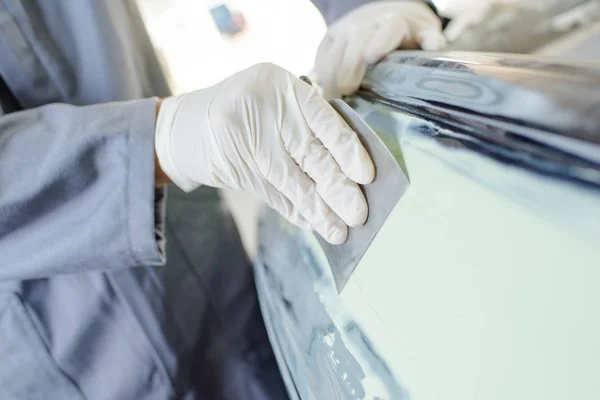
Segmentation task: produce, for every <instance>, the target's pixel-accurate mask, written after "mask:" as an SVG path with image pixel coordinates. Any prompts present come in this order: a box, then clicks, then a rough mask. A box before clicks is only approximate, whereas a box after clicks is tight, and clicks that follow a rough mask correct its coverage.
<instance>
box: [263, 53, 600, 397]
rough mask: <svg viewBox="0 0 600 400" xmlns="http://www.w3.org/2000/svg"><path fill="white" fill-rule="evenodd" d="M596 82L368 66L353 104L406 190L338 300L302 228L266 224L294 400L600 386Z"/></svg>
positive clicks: (272, 219)
mask: <svg viewBox="0 0 600 400" xmlns="http://www.w3.org/2000/svg"><path fill="white" fill-rule="evenodd" d="M536 65H537V71H538V72H537V73H536V72H535V70H536V68H533V66H536ZM577 72H579V75H576V73H577ZM570 75H572V76H570ZM431 82H434V83H435V84H433V85H432V84H431ZM578 85H580V86H578ZM599 85H600V82H599V81H598V79H597V70H596V69H594V67H585V66H581V65H579V64H575V63H564V62H558V61H557V60H550V59H540V58H528V57H511V56H499V55H474V54H460V53H452V54H449V53H448V54H440V53H436V54H433V53H431V54H427V53H407V52H398V53H396V54H392V55H391V56H390V57H388V58H387V59H386V60H384V61H383V62H382V63H380V64H379V65H378V66H376V67H375V68H374V69H373V70H371V71H370V72H369V74H368V76H367V78H366V79H365V81H364V82H363V87H362V91H361V92H360V93H359V95H358V96H355V97H354V98H352V99H349V100H348V101H349V103H350V104H351V105H352V106H353V107H354V109H355V110H356V111H357V112H358V113H359V114H360V115H361V116H362V117H363V118H364V119H365V120H366V121H367V122H368V123H369V124H370V125H371V127H373V129H374V130H375V131H376V132H377V133H378V134H379V135H380V137H381V138H382V139H383V141H384V142H385V143H386V144H387V145H388V147H389V148H390V150H391V151H392V153H393V154H394V155H395V157H396V158H397V159H398V160H399V161H400V162H401V163H402V164H403V165H404V167H405V170H406V172H407V173H408V176H409V180H410V187H409V189H408V191H407V192H406V194H405V196H404V197H403V198H402V199H401V200H400V201H399V202H398V204H397V205H396V207H395V209H394V210H393V212H392V214H391V215H390V216H389V218H388V219H387V221H386V222H385V224H384V225H383V227H382V228H381V231H380V232H379V234H378V235H377V237H376V238H375V240H374V241H373V243H372V245H371V246H370V247H369V249H368V250H367V252H366V254H365V256H364V258H363V259H362V260H361V262H360V263H359V265H358V267H357V268H356V270H355V272H354V273H353V275H352V276H351V278H350V280H349V282H348V284H347V286H346V288H345V289H344V290H343V291H342V293H341V294H338V293H337V290H336V288H335V284H334V282H333V278H332V275H331V271H330V269H329V265H328V263H327V259H326V258H325V256H324V254H323V252H322V251H321V249H320V247H319V245H318V242H317V241H316V239H315V237H314V236H313V234H312V233H307V232H303V231H301V230H299V229H297V228H295V227H293V226H292V225H290V224H289V223H288V222H286V221H285V220H283V219H282V218H281V217H279V216H278V215H277V214H275V213H274V212H272V211H265V213H264V214H263V217H262V218H261V227H260V248H259V255H258V258H257V261H256V273H255V274H256V278H257V286H258V291H259V297H260V301H261V309H262V311H263V314H264V316H265V321H266V324H267V329H268V331H269V336H270V338H271V342H272V343H273V347H274V349H275V352H276V355H277V358H278V362H279V364H280V367H281V370H282V373H283V375H284V379H285V380H286V382H287V386H288V389H289V391H290V394H291V396H292V398H301V399H399V400H401V399H444V400H448V399H457V400H458V399H460V400H465V399H477V400H480V399H486V400H488V399H492V400H494V399H507V398H510V399H518V400H520V399H523V400H525V399H527V400H531V399H564V398H579V399H594V398H598V397H599V396H600V380H599V379H598V374H599V372H600V342H599V341H598V340H597V338H598V337H600V313H598V312H597V310H598V309H600V291H598V290H597V288H598V283H599V282H600V246H598V243H599V241H600V224H599V223H598V221H599V218H600V178H599V177H600V175H599V174H598V172H599V171H600V163H599V162H598V156H599V152H598V149H597V145H598V143H599V141H598V135H599V132H600V129H598V128H599V127H600V117H599V115H598V111H597V110H598V107H597V105H598V102H597V94H598V93H599V92H600V91H598V88H599ZM473 88H476V89H473ZM575 89H577V90H579V93H580V96H579V97H577V96H574V93H575V92H576V90H575ZM526 107H528V108H526ZM561 116H562V117H564V118H561ZM546 117H547V118H546ZM532 132H534V133H535V134H532ZM549 138H550V139H549Z"/></svg>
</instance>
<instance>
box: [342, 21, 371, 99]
mask: <svg viewBox="0 0 600 400" xmlns="http://www.w3.org/2000/svg"><path fill="white" fill-rule="evenodd" d="M375 30H376V26H375V25H369V26H368V27H365V28H363V29H361V30H360V31H357V32H356V33H355V34H350V35H349V37H348V39H347V40H346V46H345V48H344V55H343V57H342V61H341V63H340V64H339V65H337V66H335V68H336V71H337V74H338V75H337V76H338V81H337V86H338V88H339V89H340V92H341V93H342V94H344V95H347V96H348V95H351V94H354V93H355V92H356V91H357V90H358V88H359V87H360V82H361V81H362V79H363V77H364V76H365V73H366V72H367V68H368V66H369V64H367V62H366V61H365V59H364V53H365V48H366V47H367V45H368V43H369V41H370V40H371V36H372V35H373V33H374V32H375Z"/></svg>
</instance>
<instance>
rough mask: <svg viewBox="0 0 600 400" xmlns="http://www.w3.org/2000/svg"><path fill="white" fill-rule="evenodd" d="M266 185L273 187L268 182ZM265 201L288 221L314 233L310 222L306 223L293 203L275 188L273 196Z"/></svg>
mask: <svg viewBox="0 0 600 400" xmlns="http://www.w3.org/2000/svg"><path fill="white" fill-rule="evenodd" d="M266 184H268V185H269V186H271V187H273V186H272V185H271V184H270V183H269V182H266ZM265 199H266V202H267V204H268V205H269V207H271V208H272V209H273V210H275V211H277V212H278V213H279V214H281V215H282V216H283V217H284V218H285V219H286V220H288V221H289V222H291V223H292V224H294V225H296V226H297V227H299V228H300V229H304V230H307V231H312V226H311V225H310V224H309V223H308V221H306V220H305V219H304V218H303V217H302V215H300V213H299V212H298V210H296V209H295V208H294V206H293V205H292V203H291V202H290V201H289V200H288V199H287V198H286V197H285V196H283V195H282V194H281V193H280V192H279V191H277V190H276V189H275V188H274V187H273V190H272V192H271V195H270V196H268V197H265Z"/></svg>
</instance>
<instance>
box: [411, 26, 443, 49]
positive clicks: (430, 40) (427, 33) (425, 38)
mask: <svg viewBox="0 0 600 400" xmlns="http://www.w3.org/2000/svg"><path fill="white" fill-rule="evenodd" d="M416 36H417V42H418V43H419V45H420V46H421V49H423V50H429V51H435V50H443V49H445V48H446V38H445V37H444V35H443V34H442V32H440V31H438V30H435V29H423V30H421V31H419V33H418V34H417V35H416Z"/></svg>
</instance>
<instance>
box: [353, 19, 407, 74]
mask: <svg viewBox="0 0 600 400" xmlns="http://www.w3.org/2000/svg"><path fill="white" fill-rule="evenodd" d="M407 34H408V25H406V22H404V19H402V18H394V19H393V20H392V19H390V18H388V19H385V20H384V21H382V22H381V23H380V24H379V26H378V27H377V30H376V31H375V32H374V33H373V36H371V40H370V41H369V43H368V44H367V46H366V48H365V53H364V55H363V58H364V60H365V61H366V62H367V63H368V64H374V63H376V62H377V61H379V60H381V59H382V58H383V57H385V56H386V55H388V54H389V53H391V52H392V51H394V50H396V49H398V48H399V47H400V45H401V44H402V41H403V40H404V38H405V37H406V36H407Z"/></svg>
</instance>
